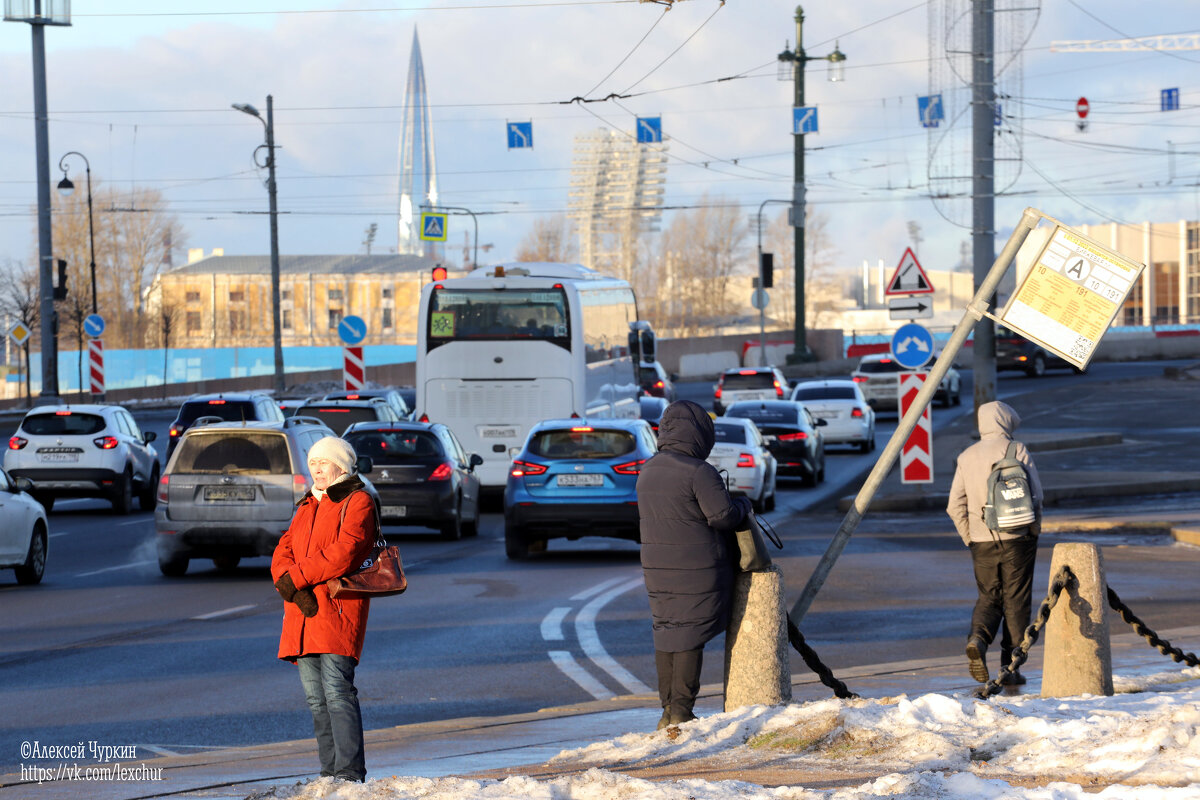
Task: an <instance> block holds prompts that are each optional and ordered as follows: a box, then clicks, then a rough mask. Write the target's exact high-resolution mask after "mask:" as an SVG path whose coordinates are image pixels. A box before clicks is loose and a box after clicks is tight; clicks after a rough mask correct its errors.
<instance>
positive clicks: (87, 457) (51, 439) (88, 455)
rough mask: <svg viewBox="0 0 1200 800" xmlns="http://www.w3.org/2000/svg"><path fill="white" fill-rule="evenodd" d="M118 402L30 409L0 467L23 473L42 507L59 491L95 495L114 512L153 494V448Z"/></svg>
mask: <svg viewBox="0 0 1200 800" xmlns="http://www.w3.org/2000/svg"><path fill="white" fill-rule="evenodd" d="M154 437H155V434H154V433H153V432H152V431H148V432H146V433H142V432H141V430H140V429H139V428H138V426H137V423H136V422H134V420H133V417H132V416H130V414H129V412H128V411H126V410H125V409H124V408H122V407H121V406H102V405H61V406H39V407H38V408H35V409H32V410H31V411H30V412H29V413H28V414H26V415H25V418H24V419H23V420H21V425H20V427H19V428H17V432H16V434H15V435H14V436H13V437H12V438H10V439H9V440H8V449H7V450H5V451H4V469H5V471H6V472H8V474H9V475H11V476H12V477H13V478H14V479H16V478H28V479H29V481H30V483H31V484H33V488H32V489H31V490H30V494H32V495H33V496H34V498H35V499H37V501H38V502H40V503H41V504H42V505H43V506H45V508H46V510H47V511H49V510H50V509H51V508H52V507H53V506H54V501H55V499H57V498H59V497H100V498H103V499H105V500H108V501H110V502H111V503H112V505H113V510H114V511H116V512H117V513H118V514H128V513H130V512H131V511H132V510H133V498H134V497H135V496H136V497H137V498H138V503H139V505H140V506H141V507H142V510H143V511H149V510H151V509H153V508H154V506H155V503H156V502H157V499H158V492H157V489H158V475H159V466H158V451H156V450H155V449H154V448H153V447H152V446H151V445H150V442H152V441H154Z"/></svg>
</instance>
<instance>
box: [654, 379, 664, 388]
mask: <svg viewBox="0 0 1200 800" xmlns="http://www.w3.org/2000/svg"><path fill="white" fill-rule="evenodd" d="M664 387H666V384H665V383H663V382H662V381H655V382H654V388H655V389H662V388H664Z"/></svg>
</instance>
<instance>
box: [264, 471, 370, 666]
mask: <svg viewBox="0 0 1200 800" xmlns="http://www.w3.org/2000/svg"><path fill="white" fill-rule="evenodd" d="M362 488H363V483H362V481H361V480H360V479H359V478H358V476H356V475H351V476H350V477H348V478H346V479H345V480H343V481H340V482H338V483H333V484H330V486H329V489H328V490H327V492H326V494H325V497H324V498H323V499H322V500H321V501H320V502H319V503H318V502H317V499H316V498H315V497H313V496H312V495H311V494H309V495H306V496H305V498H304V499H303V500H301V501H300V504H299V505H298V506H297V507H296V514H295V516H293V517H292V524H291V525H289V526H288V529H287V530H286V531H285V532H284V534H283V537H282V538H281V539H280V540H279V544H278V546H276V548H275V555H274V556H273V557H272V558H271V581H272V582H275V581H278V580H279V579H280V578H282V577H283V575H284V573H287V574H289V575H291V576H292V582H293V583H295V584H296V588H297V589H305V588H311V589H312V590H313V591H314V593H315V594H316V596H317V606H318V611H317V615H316V616H315V617H311V618H310V617H305V616H304V614H302V613H300V607H299V606H297V605H296V604H295V603H284V604H283V634H282V635H281V636H280V637H279V657H280V658H282V659H285V660H288V661H295V660H296V658H297V657H299V656H304V655H310V654H313V653H332V654H334V655H341V656H350V657H352V658H354V659H356V660H357V659H359V658H360V657H361V656H362V647H363V637H364V636H365V635H366V633H367V612H368V611H369V610H370V605H371V601H370V600H365V599H364V600H350V599H341V598H339V599H337V600H335V599H333V598H331V597H330V596H329V588H328V587H327V586H326V585H325V581H327V580H329V579H330V578H339V577H341V576H343V575H345V574H347V573H349V572H352V571H354V570H355V569H356V568H357V567H358V566H359V565H360V564H362V562H363V561H364V560H365V559H366V558H367V556H369V555H370V554H371V548H372V547H373V546H374V544H375V504H374V503H373V502H372V501H371V497H370V496H369V495H368V494H367V493H366V492H365V491H357V490H359V489H362ZM343 504H345V505H346V517H345V519H344V520H343V521H342V523H341V530H340V531H339V530H338V519H339V517H340V516H341V513H342V506H343Z"/></svg>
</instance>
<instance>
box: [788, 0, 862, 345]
mask: <svg viewBox="0 0 1200 800" xmlns="http://www.w3.org/2000/svg"><path fill="white" fill-rule="evenodd" d="M803 29H804V9H803V8H801V7H800V6H796V51H795V52H792V51H791V50H788V49H787V47H786V46H785V47H784V50H783V52H782V53H780V54H779V61H780V63H781V64H788V65H790V71H791V73H792V75H791V78H792V80H793V82H794V85H795V99H794V106H795V107H796V108H801V107H803V106H804V67H805V65H806V64H808V62H809V61H828V62H829V80H831V81H835V82H836V81H841V80H843V79H844V70H845V67H844V66H843V62H845V60H846V56H845V55H844V54H843V53H842V51H841V50H839V49H838V48H837V45H836V44H835V45H834V48H833V52H832V53H830V54H829V55H825V56H810V55H808V54H807V53H805V52H804V30H803ZM792 136H793V139H794V144H795V170H794V173H795V174H794V177H793V179H792V180H793V183H792V209H791V212H790V213H791V216H792V219H791V223H792V227H793V228H794V229H795V231H796V240H795V250H796V252H795V283H796V331H795V335H794V337H793V338H794V341H793V344H792V354H791V355H790V356H788V363H789V364H798V363H802V362H806V361H814V360H815V356H814V355H813V354H812V352H811V351H810V350H809V349H808V342H807V340H806V339H807V333H806V330H805V320H804V299H805V292H804V204H805V197H804V134H803V133H800V132H798V131H794V132H793V134H792Z"/></svg>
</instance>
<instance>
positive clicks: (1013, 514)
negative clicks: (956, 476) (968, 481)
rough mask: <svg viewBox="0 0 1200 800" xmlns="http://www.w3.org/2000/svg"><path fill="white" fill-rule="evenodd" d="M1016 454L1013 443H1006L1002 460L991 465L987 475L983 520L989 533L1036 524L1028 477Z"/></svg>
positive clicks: (1014, 443) (1009, 531)
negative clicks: (989, 472)
mask: <svg viewBox="0 0 1200 800" xmlns="http://www.w3.org/2000/svg"><path fill="white" fill-rule="evenodd" d="M1016 454H1017V443H1016V442H1009V443H1008V449H1007V450H1005V452H1004V458H1002V459H1000V460H999V461H997V462H996V463H995V464H992V472H991V474H990V475H988V482H987V494H986V495H985V496H984V506H983V521H984V524H986V525H987V527H988V530H990V531H992V532H993V533H1011V532H1013V531H1016V530H1018V529H1020V528H1024V527H1026V526H1028V525H1032V524H1033V523H1034V522H1036V521H1037V509H1036V508H1035V507H1034V505H1033V490H1032V489H1031V488H1030V486H1029V474H1028V473H1027V472H1025V465H1024V464H1022V463H1021V462H1020V461H1018V460H1017V457H1016Z"/></svg>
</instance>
